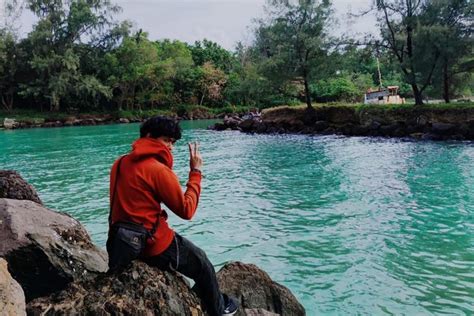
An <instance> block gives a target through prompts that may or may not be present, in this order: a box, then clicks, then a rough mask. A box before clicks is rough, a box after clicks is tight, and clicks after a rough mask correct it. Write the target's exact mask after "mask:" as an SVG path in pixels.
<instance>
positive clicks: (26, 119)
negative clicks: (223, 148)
mask: <svg viewBox="0 0 474 316" xmlns="http://www.w3.org/2000/svg"><path fill="white" fill-rule="evenodd" d="M223 110H225V109H223ZM246 110H247V108H245V107H238V108H236V111H235V112H234V113H226V112H222V113H217V111H215V110H214V109H209V108H206V107H203V106H189V107H188V108H186V109H185V111H168V110H156V111H143V112H140V111H134V112H127V111H123V112H116V113H78V114H68V113H62V112H58V113H54V112H28V111H19V112H16V113H0V130H1V129H3V130H12V129H25V128H52V127H68V126H94V125H109V124H127V123H139V122H143V121H144V120H146V119H147V118H150V117H152V116H156V115H165V116H172V117H176V118H177V119H178V120H203V119H218V118H223V117H225V115H227V114H228V115H240V114H243V113H245V111H246ZM180 112H181V113H180ZM179 114H180V115H179Z"/></svg>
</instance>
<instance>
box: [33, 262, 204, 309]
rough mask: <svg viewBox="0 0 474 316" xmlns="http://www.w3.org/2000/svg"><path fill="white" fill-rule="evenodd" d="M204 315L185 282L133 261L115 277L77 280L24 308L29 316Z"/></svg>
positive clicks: (197, 299) (174, 274) (105, 275)
mask: <svg viewBox="0 0 474 316" xmlns="http://www.w3.org/2000/svg"><path fill="white" fill-rule="evenodd" d="M46 311H48V312H47V315H77V314H81V315H176V316H178V315H189V316H199V315H204V313H203V312H202V309H201V306H200V300H199V298H198V297H197V295H196V294H195V293H194V292H193V291H192V290H191V289H190V288H189V287H188V285H187V283H186V282H185V280H184V279H183V278H182V277H181V276H179V275H177V274H176V273H171V272H162V271H160V270H159V269H157V268H154V267H150V266H148V265H147V264H145V263H143V262H140V261H134V262H133V263H132V264H131V265H130V266H129V267H128V268H127V269H125V270H123V271H122V272H120V273H117V274H103V275H100V276H98V277H97V278H95V279H94V280H91V281H78V282H74V283H71V284H69V286H68V287H67V288H66V289H64V290H63V291H61V292H59V293H54V294H52V295H50V296H48V297H42V298H37V299H35V300H33V301H31V302H29V303H28V305H27V312H28V314H29V315H43V313H45V312H46Z"/></svg>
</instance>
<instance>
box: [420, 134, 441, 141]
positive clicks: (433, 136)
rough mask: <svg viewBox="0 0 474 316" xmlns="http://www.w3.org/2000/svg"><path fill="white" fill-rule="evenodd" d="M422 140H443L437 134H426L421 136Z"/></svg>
mask: <svg viewBox="0 0 474 316" xmlns="http://www.w3.org/2000/svg"><path fill="white" fill-rule="evenodd" d="M421 139H422V140H441V137H440V136H439V135H437V134H431V133H424V134H423V135H422V136H421Z"/></svg>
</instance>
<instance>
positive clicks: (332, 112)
mask: <svg viewBox="0 0 474 316" xmlns="http://www.w3.org/2000/svg"><path fill="white" fill-rule="evenodd" d="M210 128H211V129H213V130H218V131H222V130H239V131H242V132H245V133H257V134H284V133H291V134H309V135H331V134H335V135H346V136H380V137H399V138H402V137H403V138H405V137H408V138H414V139H422V140H474V108H471V109H456V108H453V109H449V110H446V109H427V108H416V107H413V108H412V109H394V110H390V111H387V110H384V109H377V108H375V107H374V108H366V109H362V110H357V109H356V108H354V107H342V106H341V107H335V106H333V107H331V106H327V107H324V106H323V107H318V108H314V109H313V110H311V109H304V108H292V107H279V108H274V109H269V110H264V111H262V115H261V116H260V117H251V118H246V119H243V118H241V117H237V116H232V117H226V118H224V121H223V122H222V123H217V124H215V125H214V126H212V127H210Z"/></svg>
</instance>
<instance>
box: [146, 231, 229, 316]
mask: <svg viewBox="0 0 474 316" xmlns="http://www.w3.org/2000/svg"><path fill="white" fill-rule="evenodd" d="M144 261H145V262H146V263H147V264H149V265H151V266H155V267H158V268H159V269H160V270H163V271H170V270H176V271H178V272H179V273H182V274H184V275H185V276H187V277H188V278H191V279H193V280H194V282H196V285H195V287H194V289H195V290H196V292H197V293H198V294H199V296H200V297H201V300H202V302H203V304H204V305H205V307H206V309H207V312H208V313H209V315H211V316H214V315H216V316H217V315H218V316H220V315H222V312H223V311H224V299H223V297H222V294H221V292H220V290H219V285H218V284H217V279H216V272H215V270H214V267H213V266H212V264H211V262H210V261H209V259H208V258H207V256H206V254H205V253H204V251H203V250H202V249H200V248H198V247H197V246H195V245H194V244H193V243H192V242H190V241H189V240H187V239H186V238H184V237H182V236H180V235H178V234H176V235H175V239H174V240H173V242H172V243H171V245H170V246H169V247H168V249H166V250H165V251H164V252H163V253H161V254H160V255H158V256H155V257H149V258H145V259H144Z"/></svg>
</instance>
